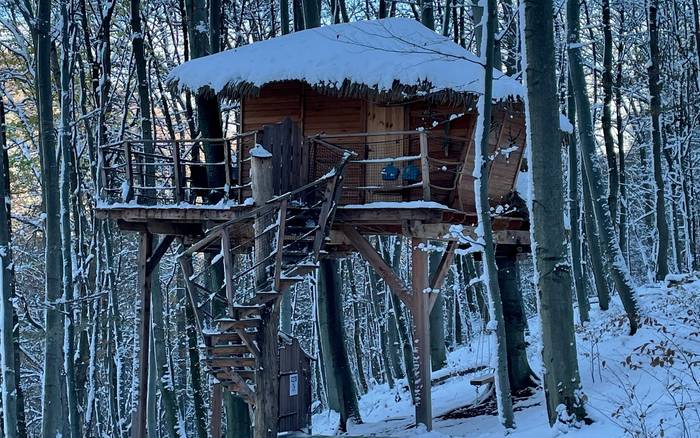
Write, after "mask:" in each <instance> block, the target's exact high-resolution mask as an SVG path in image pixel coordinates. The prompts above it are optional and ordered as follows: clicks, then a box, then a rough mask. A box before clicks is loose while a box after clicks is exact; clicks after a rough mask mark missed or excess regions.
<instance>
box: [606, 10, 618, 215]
mask: <svg viewBox="0 0 700 438" xmlns="http://www.w3.org/2000/svg"><path fill="white" fill-rule="evenodd" d="M602 8H603V118H602V121H601V122H602V125H603V139H604V142H605V155H606V157H607V160H608V208H609V209H610V217H611V218H612V222H613V226H614V225H615V223H616V222H617V192H618V189H619V186H620V182H619V176H618V173H617V160H616V158H615V141H614V139H613V133H612V99H613V75H612V46H613V41H612V28H611V25H610V0H603V5H602Z"/></svg>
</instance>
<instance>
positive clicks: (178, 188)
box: [173, 140, 185, 204]
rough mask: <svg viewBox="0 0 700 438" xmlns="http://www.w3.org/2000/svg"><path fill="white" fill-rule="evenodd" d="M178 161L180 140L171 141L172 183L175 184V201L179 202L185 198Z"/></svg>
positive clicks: (182, 178)
mask: <svg viewBox="0 0 700 438" xmlns="http://www.w3.org/2000/svg"><path fill="white" fill-rule="evenodd" d="M181 166H182V164H181V163H180V141H179V140H174V141H173V183H174V184H173V185H174V186H175V203H176V204H179V203H180V202H182V201H184V200H185V189H184V187H183V181H184V175H183V174H182V169H181Z"/></svg>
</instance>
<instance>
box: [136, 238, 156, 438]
mask: <svg viewBox="0 0 700 438" xmlns="http://www.w3.org/2000/svg"><path fill="white" fill-rule="evenodd" d="M152 250H153V235H152V234H151V233H148V232H143V233H141V237H140V240H139V255H138V279H139V288H140V290H141V320H140V321H139V349H140V351H139V391H138V403H137V407H136V413H135V416H134V421H133V425H132V428H131V436H132V437H133V438H145V437H146V436H147V435H146V397H147V395H148V360H149V357H150V356H149V354H150V339H151V336H150V333H151V331H150V328H151V273H150V272H149V270H148V259H149V258H150V257H151V252H152Z"/></svg>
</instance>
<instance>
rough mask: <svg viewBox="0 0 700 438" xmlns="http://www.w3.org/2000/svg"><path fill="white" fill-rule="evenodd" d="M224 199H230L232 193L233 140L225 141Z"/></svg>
mask: <svg viewBox="0 0 700 438" xmlns="http://www.w3.org/2000/svg"><path fill="white" fill-rule="evenodd" d="M224 180H225V181H224V199H226V200H229V199H230V192H231V140H230V139H226V140H224Z"/></svg>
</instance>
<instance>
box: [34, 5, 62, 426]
mask: <svg viewBox="0 0 700 438" xmlns="http://www.w3.org/2000/svg"><path fill="white" fill-rule="evenodd" d="M36 30H37V35H38V39H37V53H36V81H37V89H38V91H39V96H38V102H37V106H38V110H39V141H40V144H41V169H42V176H43V180H42V189H43V200H44V210H45V215H46V219H45V233H44V240H45V243H46V254H45V255H46V258H45V263H46V274H45V277H44V278H45V284H44V286H45V293H46V306H47V307H46V321H45V325H44V327H45V329H46V338H45V345H46V348H45V355H44V380H43V397H42V407H41V411H42V435H43V436H46V437H48V436H51V437H53V436H56V435H63V433H64V432H65V431H64V430H63V420H64V417H63V410H62V408H61V406H62V400H63V397H62V392H63V391H62V383H61V382H62V379H63V377H62V375H61V373H62V370H63V323H64V322H63V311H62V308H61V306H60V305H59V301H60V299H61V297H62V295H63V288H62V282H61V272H62V267H61V266H62V256H61V206H60V197H59V196H54V194H55V193H58V192H59V183H58V162H57V159H56V156H57V154H56V148H57V144H56V134H55V131H54V123H53V107H52V106H53V96H52V90H51V2H50V1H48V0H39V2H38V9H37V21H36Z"/></svg>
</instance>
